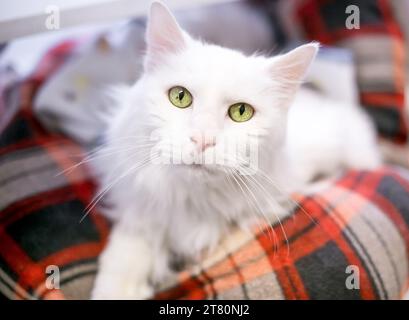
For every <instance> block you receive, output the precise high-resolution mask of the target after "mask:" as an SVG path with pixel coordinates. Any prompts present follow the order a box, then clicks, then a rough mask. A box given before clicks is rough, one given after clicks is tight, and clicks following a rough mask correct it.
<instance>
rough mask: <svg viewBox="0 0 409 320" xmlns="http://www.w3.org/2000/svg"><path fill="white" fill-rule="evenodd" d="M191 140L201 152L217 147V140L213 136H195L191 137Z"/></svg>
mask: <svg viewBox="0 0 409 320" xmlns="http://www.w3.org/2000/svg"><path fill="white" fill-rule="evenodd" d="M190 140H191V141H192V142H193V143H194V144H195V145H196V146H197V148H198V149H199V151H201V152H203V151H205V150H206V149H207V148H208V147H212V146H214V145H216V139H215V137H213V136H211V137H206V136H203V135H200V134H195V135H192V136H191V137H190Z"/></svg>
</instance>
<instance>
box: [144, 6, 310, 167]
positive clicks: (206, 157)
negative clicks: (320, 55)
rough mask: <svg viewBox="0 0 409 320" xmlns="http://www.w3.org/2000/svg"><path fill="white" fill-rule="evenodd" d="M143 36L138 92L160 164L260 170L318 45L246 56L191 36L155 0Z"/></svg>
mask: <svg viewBox="0 0 409 320" xmlns="http://www.w3.org/2000/svg"><path fill="white" fill-rule="evenodd" d="M146 38H147V55H146V60H145V73H144V75H143V76H142V78H141V80H140V81H139V83H138V84H137V88H136V91H137V97H138V99H139V101H138V103H142V104H143V108H144V113H145V115H144V116H143V118H145V117H146V118H148V119H149V123H150V124H152V128H153V136H154V137H155V138H157V143H156V144H155V149H156V150H157V151H159V153H160V154H161V158H160V160H159V161H162V162H166V163H170V164H184V165H182V166H180V167H181V168H183V169H186V168H187V169H189V170H197V169H198V168H199V169H206V170H210V171H212V170H213V169H220V168H222V169H226V168H236V169H238V168H239V167H240V166H242V165H245V167H247V169H249V167H251V168H253V169H257V166H258V164H259V163H258V162H259V159H261V158H262V157H263V156H264V157H266V158H268V157H269V156H270V155H271V152H274V148H276V147H277V146H278V145H279V144H280V143H281V142H282V141H283V139H284V134H285V126H286V114H287V109H288V106H289V104H290V103H291V101H292V98H293V97H294V94H295V91H296V89H297V87H298V84H299V83H300V81H301V80H302V77H303V76H304V74H305V72H306V70H307V68H308V66H309V64H310V62H311V61H312V59H313V58H314V56H315V53H316V51H317V45H315V44H310V45H305V46H302V47H300V48H298V49H296V50H294V51H292V52H291V53H289V54H287V55H284V56H279V57H275V58H265V57H256V56H253V57H246V56H244V55H243V54H241V53H239V52H236V51H233V50H229V49H225V48H221V47H218V46H214V45H208V44H203V43H201V42H199V41H196V40H193V39H192V38H191V37H189V35H187V34H186V33H185V32H184V31H182V30H181V29H180V27H179V26H178V24H177V23H176V21H175V19H174V18H173V16H172V15H171V14H170V12H169V11H168V10H167V9H166V8H165V7H164V6H163V5H162V4H160V3H154V4H153V5H152V8H151V14H150V17H149V21H148V28H147V37H146ZM260 156H261V158H260ZM191 164H202V166H197V165H196V166H191ZM186 165H189V166H186ZM244 170H246V169H244Z"/></svg>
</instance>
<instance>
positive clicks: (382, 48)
mask: <svg viewBox="0 0 409 320" xmlns="http://www.w3.org/2000/svg"><path fill="white" fill-rule="evenodd" d="M299 2H300V4H299V7H298V11H297V13H296V15H297V18H298V20H299V21H300V23H301V25H302V26H303V27H304V30H305V32H306V34H307V36H308V37H309V38H310V39H312V40H317V41H320V42H321V43H324V44H331V45H337V46H341V47H345V48H349V49H351V50H352V51H353V52H354V54H355V59H356V65H357V81H358V86H359V91H360V100H361V103H362V104H363V105H364V106H365V107H366V110H367V111H368V112H369V114H370V115H371V116H372V117H373V119H374V120H375V123H376V125H377V128H378V130H379V133H380V134H381V135H382V136H383V137H386V138H388V139H392V140H393V141H395V142H399V143H403V142H406V140H407V130H408V128H407V120H406V115H405V111H404V107H405V94H404V93H405V70H406V69H405V65H406V61H405V59H406V53H405V41H404V36H403V33H402V30H401V25H400V24H399V23H398V19H397V17H396V16H395V14H394V8H393V6H392V1H390V0H300V1H299ZM351 5H354V6H356V7H357V8H358V9H359V12H358V14H359V22H360V26H359V29H348V28H347V26H346V21H347V18H348V16H350V15H351V11H350V12H349V13H346V8H347V7H348V6H351ZM354 12H356V11H354ZM354 21H355V22H356V21H357V20H356V19H355V20H354Z"/></svg>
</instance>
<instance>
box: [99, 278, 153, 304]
mask: <svg viewBox="0 0 409 320" xmlns="http://www.w3.org/2000/svg"><path fill="white" fill-rule="evenodd" d="M153 293H154V292H153V288H152V286H151V285H149V284H147V283H144V284H134V283H128V282H123V283H121V284H118V283H116V284H114V285H109V284H107V283H106V284H104V285H103V286H96V287H95V288H94V289H93V290H92V293H91V299H92V300H146V299H149V298H151V297H152V296H153Z"/></svg>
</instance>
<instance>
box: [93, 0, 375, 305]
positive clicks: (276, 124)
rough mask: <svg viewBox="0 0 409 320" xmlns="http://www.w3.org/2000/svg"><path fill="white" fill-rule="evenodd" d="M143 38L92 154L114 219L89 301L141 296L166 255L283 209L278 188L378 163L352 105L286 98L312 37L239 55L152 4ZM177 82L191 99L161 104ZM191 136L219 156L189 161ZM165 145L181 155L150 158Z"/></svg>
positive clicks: (187, 256)
mask: <svg viewBox="0 0 409 320" xmlns="http://www.w3.org/2000/svg"><path fill="white" fill-rule="evenodd" d="M146 40H147V55H146V60H145V72H144V73H143V75H142V77H141V78H140V79H139V81H138V82H137V83H136V84H135V85H134V86H133V87H132V88H130V89H129V90H126V92H123V93H122V94H121V96H120V98H119V101H120V106H118V107H117V108H116V110H115V112H114V114H113V115H112V117H111V119H110V125H109V130H108V132H107V141H106V145H105V146H104V147H103V149H102V151H101V154H100V155H99V156H97V158H99V160H100V161H97V162H96V167H97V171H98V172H99V174H100V175H101V184H102V188H101V197H102V196H104V199H106V201H107V202H109V205H110V209H109V210H106V212H107V215H108V216H109V217H110V218H112V219H113V220H114V227H113V230H112V234H111V236H110V240H109V243H108V245H107V247H106V249H105V251H104V252H103V254H102V256H101V259H100V270H99V273H98V275H97V279H96V283H95V287H94V289H93V293H92V297H93V298H94V299H104V298H107V299H109V298H114V299H116V298H125V299H143V298H148V297H149V296H150V295H151V294H152V292H153V291H154V288H155V286H156V285H157V284H159V283H161V282H162V281H164V280H165V279H166V278H167V277H168V276H169V274H170V272H171V268H170V265H171V264H172V262H174V260H182V261H191V260H194V259H196V258H199V257H200V255H201V254H202V253H203V252H204V251H205V250H211V248H213V247H214V246H215V245H216V244H217V243H218V241H219V240H220V238H221V237H222V236H223V235H225V234H226V233H227V232H228V231H229V228H231V226H232V225H241V226H243V227H245V226H248V225H249V224H251V223H254V220H255V218H257V217H258V218H263V219H268V220H269V221H271V222H274V221H277V219H279V218H281V217H283V216H284V215H286V214H288V212H289V210H288V207H287V206H285V204H286V201H287V196H286V195H287V194H288V192H291V191H293V190H296V189H297V188H303V187H304V186H305V185H307V184H308V182H310V181H311V180H312V179H314V178H315V177H317V176H319V175H331V174H333V173H336V172H338V170H339V169H341V168H343V167H350V168H360V169H369V168H374V167H376V166H377V165H379V163H380V158H379V154H378V151H377V149H376V144H375V135H374V132H373V128H372V126H371V124H370V122H369V120H368V119H367V118H366V116H365V115H364V114H363V112H362V111H360V110H359V109H358V108H357V107H355V106H348V105H343V104H337V103H335V102H334V101H330V100H326V99H325V98H323V97H321V96H319V95H317V94H316V93H313V92H310V91H304V90H300V91H299V92H298V94H297V98H296V99H295V100H294V97H295V96H296V91H297V90H298V87H299V84H300V82H301V81H302V79H303V77H304V75H305V73H306V72H307V69H308V66H309V65H310V63H311V62H312V61H313V59H314V57H315V54H316V52H317V50H318V45H317V44H307V45H304V46H301V47H299V48H297V49H295V50H293V51H291V52H290V53H288V54H285V55H281V56H276V57H273V58H266V57H261V56H251V57H247V56H244V55H243V54H241V53H239V52H236V51H232V50H229V49H225V48H221V47H218V46H215V45H210V44H204V43H201V42H199V41H196V40H193V39H192V38H191V37H190V36H189V35H187V34H186V33H185V32H184V31H182V30H181V29H180V28H179V26H178V24H177V23H176V21H175V19H174V18H173V16H172V15H171V14H170V13H169V11H168V10H167V9H166V7H164V6H163V5H162V4H160V3H158V2H155V3H153V4H152V7H151V12H150V17H149V21H148V27H147V35H146ZM176 85H179V86H184V87H185V88H187V89H188V90H189V91H190V92H191V93H192V96H193V103H192V105H191V106H190V107H189V108H186V109H179V108H176V107H174V106H173V105H172V104H171V103H170V102H169V99H168V90H169V88H171V87H173V86H176ZM237 102H246V103H249V104H251V105H252V106H253V107H254V108H255V114H254V116H253V118H252V119H250V120H249V121H247V122H242V123H237V122H234V121H232V120H231V119H230V118H229V117H228V115H227V110H228V107H229V106H230V105H232V104H234V103H237ZM290 106H291V107H290ZM152 136H154V137H155V139H156V140H152ZM197 136H203V137H204V139H205V141H207V140H206V139H210V140H211V141H213V142H214V143H215V144H214V146H210V147H208V148H207V149H205V150H204V151H203V153H204V154H207V153H211V152H212V153H214V154H216V155H218V159H221V160H220V161H217V162H216V163H214V164H203V163H202V162H198V161H197V160H196V162H195V163H196V164H194V165H192V164H190V163H191V161H193V160H192V159H194V157H195V156H197V155H198V154H201V153H202V152H201V151H200V148H198V145H197V143H195V142H194V141H192V137H197ZM230 143H236V144H243V143H245V144H246V145H250V146H256V147H257V148H258V153H257V154H258V161H257V168H256V169H257V170H256V171H255V172H252V174H251V175H245V174H243V173H246V172H247V171H246V170H248V169H245V168H244V169H243V163H242V162H241V160H242V159H243V158H245V153H244V151H242V153H239V154H237V153H235V154H229V153H228V152H227V151H226V150H227V148H226V144H230ZM152 150H156V151H157V153H153V152H152ZM175 150H176V151H178V152H180V153H181V154H182V155H183V159H184V161H183V163H185V164H173V163H170V164H163V161H158V159H159V160H163V159H164V158H166V157H169V158H170V159H171V160H175V159H174V158H173V155H174V154H175V153H173V152H175ZM243 150H244V149H243ZM152 154H154V155H153V156H152ZM155 155H156V156H155ZM156 157H157V158H156ZM226 159H228V160H230V162H229V163H226V161H224V162H223V161H222V160H226ZM238 170H241V171H240V172H241V173H239V171H238ZM243 170H244V171H243ZM105 191H106V192H105Z"/></svg>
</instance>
